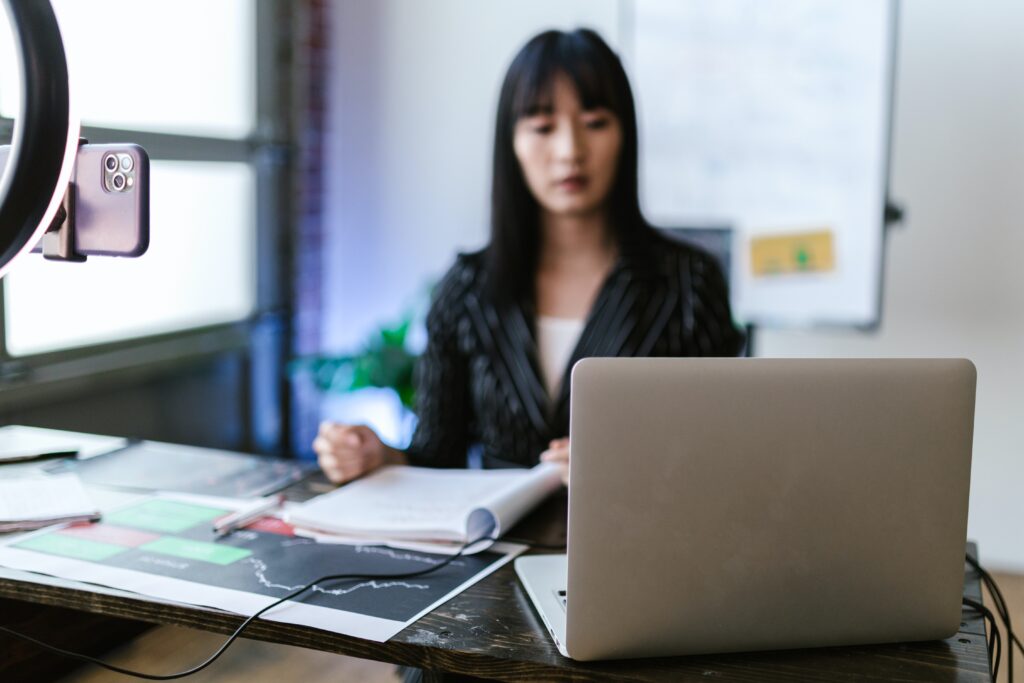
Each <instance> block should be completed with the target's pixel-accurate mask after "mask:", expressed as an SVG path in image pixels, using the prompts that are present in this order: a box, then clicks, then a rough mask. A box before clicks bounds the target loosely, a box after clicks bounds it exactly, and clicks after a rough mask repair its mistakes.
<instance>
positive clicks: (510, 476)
mask: <svg viewBox="0 0 1024 683" xmlns="http://www.w3.org/2000/svg"><path fill="white" fill-rule="evenodd" d="M529 477H530V470H487V471H482V470H441V469H433V468H421V467H402V466H393V467H383V468H381V469H379V470H377V471H376V472H374V473H372V474H370V475H369V476H367V477H365V478H363V479H360V480H358V481H355V482H353V483H351V484H348V485H347V486H343V487H342V488H340V489H338V490H337V491H333V492H331V493H328V494H324V495H322V496H318V497H317V498H314V499H313V500H311V501H309V502H307V503H305V504H303V505H301V506H299V507H298V509H296V510H293V511H290V512H289V513H288V514H287V516H286V517H287V520H288V521H289V522H291V523H292V524H296V525H298V526H306V527H309V528H312V529H319V530H322V531H331V532H336V533H353V534H361V535H366V536H374V537H385V538H402V539H416V540H450V541H464V540H468V539H466V524H467V521H468V519H469V516H470V514H471V513H472V512H473V511H474V510H477V509H479V508H480V507H481V506H482V505H486V504H487V503H488V502H490V501H491V500H494V499H495V498H496V497H499V494H502V493H504V492H506V491H507V490H508V489H509V488H510V487H515V486H516V485H518V484H522V483H524V482H526V481H528V480H529Z"/></svg>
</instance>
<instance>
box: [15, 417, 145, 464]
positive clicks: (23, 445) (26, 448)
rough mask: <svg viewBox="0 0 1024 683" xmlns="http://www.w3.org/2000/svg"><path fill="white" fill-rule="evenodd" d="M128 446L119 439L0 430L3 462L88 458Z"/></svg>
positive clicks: (21, 428)
mask: <svg viewBox="0 0 1024 683" xmlns="http://www.w3.org/2000/svg"><path fill="white" fill-rule="evenodd" d="M127 443H128V442H127V440H126V439H123V438H120V437H116V436H101V435H98V434H79V433H76V432H64V431H60V430H57V429H42V428H40V427H24V426H22V425H10V426H7V427H0V463H6V462H22V461H25V460H35V459H37V458H50V457H54V456H62V455H63V456H71V455H77V456H78V457H79V458H88V457H92V456H94V455H98V454H100V453H106V452H109V451H112V450H115V449H117V448H123V447H124V446H125V445H127Z"/></svg>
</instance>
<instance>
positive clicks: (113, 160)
mask: <svg viewBox="0 0 1024 683" xmlns="http://www.w3.org/2000/svg"><path fill="white" fill-rule="evenodd" d="M103 166H104V167H105V168H106V169H107V170H108V171H116V170H117V157H115V156H114V155H113V154H108V155H107V158H106V159H104V160H103Z"/></svg>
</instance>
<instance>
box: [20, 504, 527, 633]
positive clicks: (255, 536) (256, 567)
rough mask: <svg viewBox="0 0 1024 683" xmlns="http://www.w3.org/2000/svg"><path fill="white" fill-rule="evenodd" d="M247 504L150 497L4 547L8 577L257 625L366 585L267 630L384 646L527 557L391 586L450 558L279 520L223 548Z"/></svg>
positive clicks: (463, 561)
mask: <svg viewBox="0 0 1024 683" xmlns="http://www.w3.org/2000/svg"><path fill="white" fill-rule="evenodd" d="M244 504H245V501H237V500H235V501H231V500H227V499H219V498H205V497H197V496H187V497H186V496H171V495H154V496H146V497H144V498H142V499H140V500H137V501H136V502H132V503H129V504H127V505H125V506H122V507H120V508H117V509H114V510H110V511H105V512H104V517H103V521H102V522H99V523H93V524H89V523H80V524H70V525H61V526H56V527H49V528H46V529H42V530H40V531H37V532H33V533H30V534H25V535H22V536H18V537H15V538H13V539H9V540H7V541H6V542H5V543H3V544H2V545H0V566H3V567H7V568H11V569H20V570H23V571H28V572H38V573H40V574H46V575H49V576H57V577H60V578H64V579H71V580H75V581H83V582H87V583H92V584H99V585H103V586H110V587H115V588H120V589H122V590H128V591H133V592H136V593H139V594H142V595H147V596H152V597H154V598H158V599H160V600H170V601H174V602H179V603H187V604H192V605H200V606H207V607H213V608H218V609H223V610H228V611H231V612H236V613H238V614H252V613H254V612H256V611H258V610H259V609H261V608H263V607H265V606H267V605H269V604H270V603H272V602H275V601H276V600H277V599H279V598H281V597H282V596H284V595H286V594H288V593H290V592H291V591H293V590H295V589H296V588H299V587H300V586H303V585H304V584H306V583H308V582H310V581H313V580H315V579H316V578H318V577H320V576H324V575H328V574H342V573H344V574H348V573H351V574H358V575H359V577H358V578H354V579H351V580H336V581H332V582H328V583H323V584H318V585H317V586H316V587H315V588H313V589H311V590H309V591H307V592H305V593H304V594H302V595H301V596H300V597H298V598H296V599H294V600H291V601H288V602H286V603H284V604H282V605H280V606H278V607H275V608H274V609H272V610H270V611H268V612H267V613H266V614H264V615H263V616H262V617H260V618H261V619H268V620H271V621H280V622H287V623H292V624H302V625H307V626H313V627H316V628H321V629H325V630H328V631H334V632H337V633H342V634H345V635H350V636H355V637H359V638H366V639H369V640H375V641H378V642H383V641H385V640H388V639H389V638H391V637H393V636H394V635H395V634H397V633H398V632H400V631H401V630H402V629H404V628H405V627H406V626H408V625H409V624H411V623H413V622H414V621H416V620H417V619H419V618H420V617H421V616H423V615H424V614H426V613H428V612H430V611H431V610H433V609H434V608H435V607H437V606H438V605H440V604H442V603H444V602H446V601H447V600H450V599H451V598H452V597H454V596H455V595H457V594H458V593H460V592H462V591H463V590H465V589H466V588H468V587H469V586H471V585H473V584H474V583H476V582H477V581H479V580H480V579H482V578H483V577H485V576H487V575H489V574H490V573H492V572H494V571H495V570H496V569H498V568H499V567H501V566H503V565H504V564H506V563H507V562H509V561H510V560H512V559H513V558H514V557H515V556H516V555H518V554H520V553H521V552H523V551H524V550H525V547H524V546H514V545H509V544H500V545H496V546H493V547H491V548H490V549H489V550H487V551H485V552H481V553H478V554H475V555H472V556H464V557H457V558H455V559H454V560H452V561H451V563H450V564H448V565H447V566H444V567H443V568H441V569H439V570H437V571H436V572H434V573H430V574H426V575H423V576H418V577H407V578H403V579H392V578H389V575H393V574H399V573H409V572H415V571H418V570H422V569H427V568H430V567H432V566H436V565H438V564H441V563H442V562H444V561H446V560H449V559H450V556H446V555H438V554H432V553H424V552H416V551H411V550H396V549H393V548H388V547H384V546H380V545H372V544H364V545H338V544H323V543H317V542H316V541H314V540H313V539H309V538H301V537H297V536H296V535H295V534H294V530H293V529H292V528H291V527H290V526H289V525H288V524H286V523H284V522H282V521H281V520H277V519H269V518H264V519H261V520H258V521H256V522H254V523H253V524H251V525H249V526H248V527H246V528H245V529H243V530H240V531H236V532H234V533H232V534H230V535H228V536H226V537H224V538H223V539H217V538H215V536H214V533H213V529H212V525H213V522H214V521H215V520H216V519H218V518H220V517H222V516H224V515H226V514H229V513H230V512H231V511H233V510H235V509H238V508H239V507H241V506H243V505H244Z"/></svg>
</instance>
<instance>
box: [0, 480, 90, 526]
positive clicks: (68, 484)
mask: <svg viewBox="0 0 1024 683" xmlns="http://www.w3.org/2000/svg"><path fill="white" fill-rule="evenodd" d="M99 517H100V512H99V510H98V509H97V507H96V505H94V504H93V502H92V500H90V499H89V496H88V494H87V493H86V492H85V489H84V488H83V487H82V484H81V482H79V481H78V477H76V476H75V475H73V474H57V475H51V476H36V477H23V478H15V479H0V532H8V531H28V530H31V529H39V528H42V527H44V526H49V525H51V524H57V523H58V522H81V521H89V520H94V519H99Z"/></svg>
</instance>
